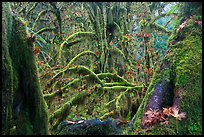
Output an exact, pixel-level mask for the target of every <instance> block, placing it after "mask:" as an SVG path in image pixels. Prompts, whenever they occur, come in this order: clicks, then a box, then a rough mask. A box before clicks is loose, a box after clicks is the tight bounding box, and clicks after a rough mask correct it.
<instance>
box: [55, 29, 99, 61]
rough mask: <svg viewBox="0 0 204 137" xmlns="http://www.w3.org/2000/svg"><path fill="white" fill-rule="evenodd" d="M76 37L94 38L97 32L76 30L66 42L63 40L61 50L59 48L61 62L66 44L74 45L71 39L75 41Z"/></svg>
mask: <svg viewBox="0 0 204 137" xmlns="http://www.w3.org/2000/svg"><path fill="white" fill-rule="evenodd" d="M76 37H84V38H85V37H92V38H94V37H95V33H94V32H82V31H79V32H76V33H74V34H72V35H71V36H69V37H68V38H67V39H66V40H65V41H64V42H62V44H61V45H60V50H59V56H58V60H59V62H61V58H62V51H63V48H64V46H67V45H69V47H71V46H73V45H70V43H69V41H71V40H72V41H73V40H75V38H76Z"/></svg>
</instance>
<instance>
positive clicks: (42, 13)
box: [31, 10, 50, 30]
mask: <svg viewBox="0 0 204 137" xmlns="http://www.w3.org/2000/svg"><path fill="white" fill-rule="evenodd" d="M48 11H50V10H43V11H41V12H40V13H39V14H38V16H37V18H36V19H35V22H34V24H33V27H32V29H31V30H34V28H35V26H36V23H37V21H38V20H39V19H40V17H41V16H43V15H45V13H47V12H48Z"/></svg>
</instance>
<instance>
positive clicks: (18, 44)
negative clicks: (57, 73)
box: [2, 3, 48, 134]
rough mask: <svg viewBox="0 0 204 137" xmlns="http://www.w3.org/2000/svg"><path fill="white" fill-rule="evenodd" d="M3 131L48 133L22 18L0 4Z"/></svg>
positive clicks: (11, 132)
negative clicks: (1, 12)
mask: <svg viewBox="0 0 204 137" xmlns="http://www.w3.org/2000/svg"><path fill="white" fill-rule="evenodd" d="M2 6H3V7H2V11H3V17H2V26H3V30H2V38H3V41H2V50H3V51H4V52H5V53H4V52H3V58H2V62H3V67H2V73H3V77H2V80H3V81H2V83H3V89H2V95H3V98H2V103H3V104H2V105H3V111H2V114H3V121H4V122H5V123H4V122H3V128H2V129H3V134H48V112H47V105H46V102H45V100H44V98H43V94H42V91H41V87H40V83H39V79H38V75H37V73H38V72H37V67H36V62H35V55H34V53H33V50H34V47H33V46H34V45H33V40H32V38H31V37H30V36H29V34H28V32H27V28H26V26H25V23H24V21H22V20H21V19H20V18H18V17H17V16H15V15H13V16H12V14H11V9H10V4H9V3H3V5H2Z"/></svg>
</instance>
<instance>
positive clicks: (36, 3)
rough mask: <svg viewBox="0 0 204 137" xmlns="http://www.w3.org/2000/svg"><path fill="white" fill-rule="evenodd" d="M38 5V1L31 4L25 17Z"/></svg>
mask: <svg viewBox="0 0 204 137" xmlns="http://www.w3.org/2000/svg"><path fill="white" fill-rule="evenodd" d="M37 5H38V2H35V3H34V4H33V6H32V7H31V8H30V10H29V11H28V12H27V14H26V17H28V15H29V14H30V13H31V12H32V11H33V10H34V9H35V7H36V6H37Z"/></svg>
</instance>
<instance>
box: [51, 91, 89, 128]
mask: <svg viewBox="0 0 204 137" xmlns="http://www.w3.org/2000/svg"><path fill="white" fill-rule="evenodd" d="M86 95H87V92H86V91H82V92H81V93H78V94H77V95H76V96H75V97H73V98H72V99H70V100H69V101H68V102H66V103H65V104H63V106H62V107H61V108H59V109H58V110H56V111H55V112H54V113H53V114H51V115H50V117H49V121H50V123H52V122H53V121H54V119H56V118H57V120H56V122H55V124H54V125H53V128H55V127H56V126H57V125H59V123H60V122H61V121H63V120H64V119H65V118H66V116H67V114H68V113H69V111H70V109H71V107H72V106H74V105H76V104H77V102H78V100H79V99H81V98H83V97H84V96H86Z"/></svg>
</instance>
